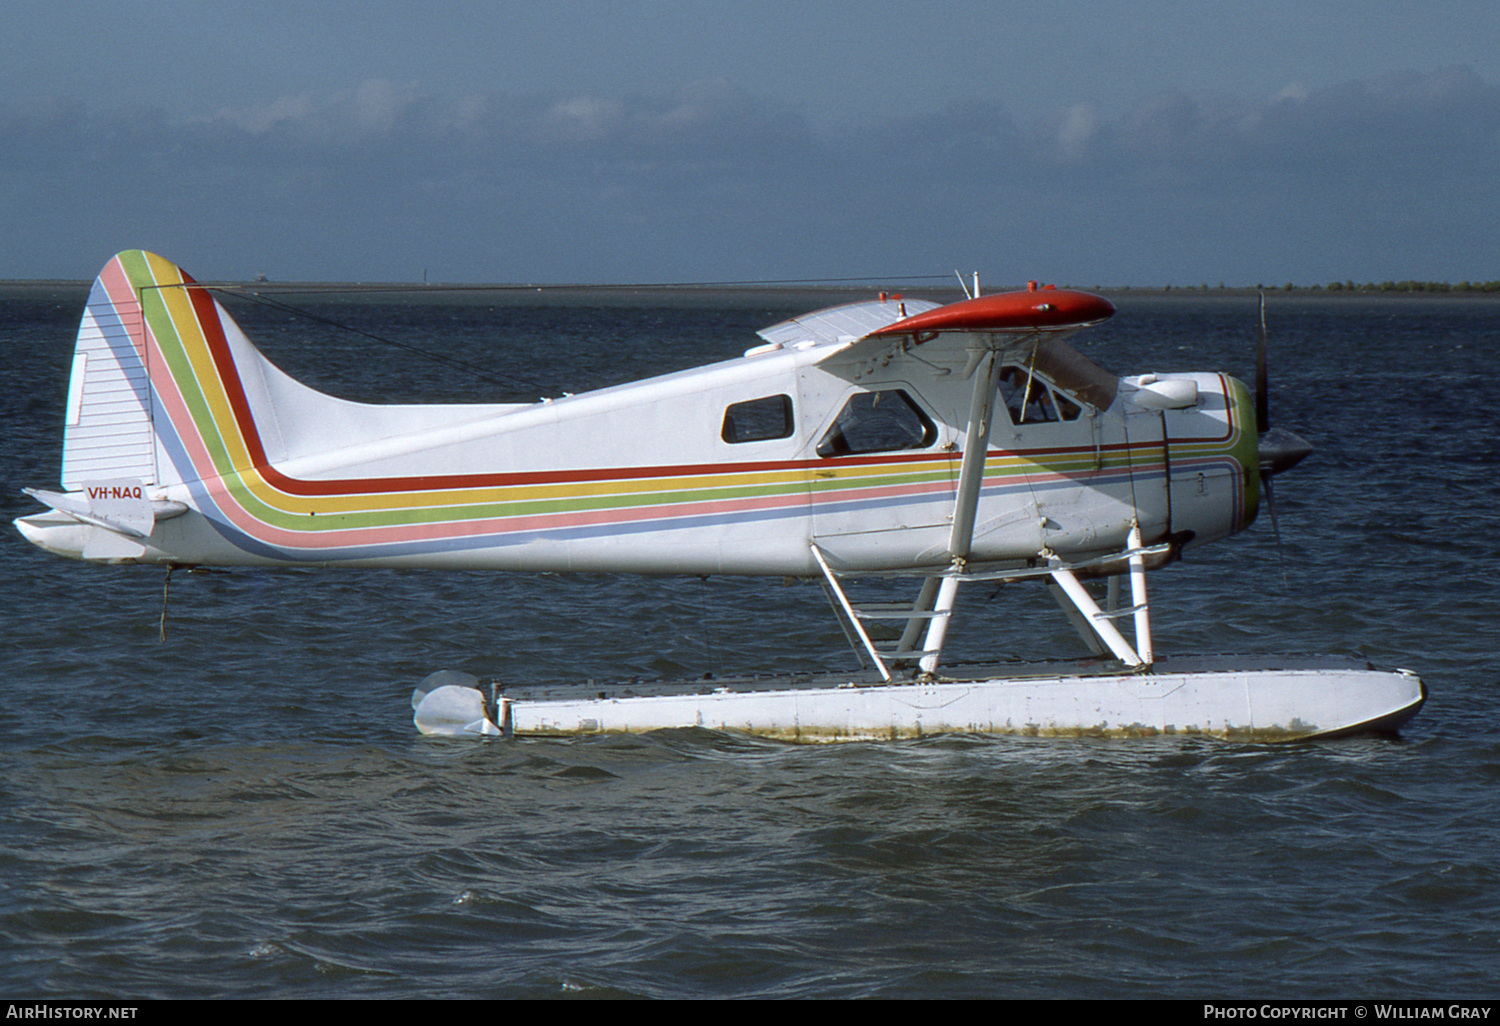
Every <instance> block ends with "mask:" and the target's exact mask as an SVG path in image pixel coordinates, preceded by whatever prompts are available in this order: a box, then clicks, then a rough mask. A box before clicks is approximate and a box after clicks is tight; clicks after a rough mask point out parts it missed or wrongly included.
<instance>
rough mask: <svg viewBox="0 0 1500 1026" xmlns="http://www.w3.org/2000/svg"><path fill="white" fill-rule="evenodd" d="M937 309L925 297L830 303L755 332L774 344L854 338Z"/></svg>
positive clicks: (862, 336) (852, 339) (850, 340)
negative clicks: (835, 304)
mask: <svg viewBox="0 0 1500 1026" xmlns="http://www.w3.org/2000/svg"><path fill="white" fill-rule="evenodd" d="M936 309H940V307H939V306H938V304H936V303H930V302H928V301H927V300H925V299H901V298H899V297H895V298H890V299H880V300H873V301H870V302H865V303H848V304H845V305H844V306H831V307H829V308H828V309H826V310H818V311H815V312H814V313H809V314H803V315H802V316H800V317H793V318H792V319H791V320H789V321H782V322H781V323H780V324H773V325H771V326H770V327H769V328H763V329H761V330H760V331H758V332H756V334H757V335H759V336H760V337H761V338H763V339H765V340H766V341H767V342H770V343H772V344H774V345H782V346H792V345H796V344H797V343H798V342H853V341H855V340H856V339H861V338H864V337H865V336H867V335H870V334H872V333H874V332H876V331H878V330H880V329H881V328H885V327H888V326H889V325H892V324H896V323H898V322H900V321H902V320H903V319H906V318H908V317H911V316H912V315H913V314H921V313H926V312H927V311H929V310H936Z"/></svg>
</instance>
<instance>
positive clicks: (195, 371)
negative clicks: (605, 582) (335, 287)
mask: <svg viewBox="0 0 1500 1026" xmlns="http://www.w3.org/2000/svg"><path fill="white" fill-rule="evenodd" d="M965 292H966V293H969V296H968V298H967V299H964V300H961V301H959V302H954V303H949V304H946V305H939V304H936V303H932V302H927V301H923V300H917V299H907V298H902V297H900V296H897V295H880V296H878V297H877V298H875V299H872V300H870V301H868V302H858V303H853V304H849V305H844V306H837V307H833V308H831V309H826V310H820V311H817V312H815V313H809V314H807V315H805V316H801V317H796V318H793V319H792V320H788V321H785V322H783V323H780V324H776V325H773V326H772V327H769V328H766V329H764V330H763V331H761V332H760V333H759V334H760V336H761V338H762V340H763V341H762V343H761V344H757V345H755V346H754V347H752V348H750V349H748V350H746V351H745V353H744V355H743V356H741V357H739V358H737V359H732V360H727V361H724V362H720V363H715V364H712V365H710V366H706V367H702V368H698V369H693V370H686V371H680V372H676V373H671V374H666V375H662V376H659V377H654V378H650V379H647V380H644V381H639V382H635V383H632V384H625V385H619V386H615V387H610V388H604V389H600V390H598V391H593V392H588V393H583V394H578V395H567V396H564V397H562V398H557V399H547V400H542V401H538V402H534V403H516V404H478V405H389V406H383V405H370V404H364V403H356V402H348V401H345V400H341V399H337V398H334V397H332V396H329V395H325V394H323V393H320V392H318V391H315V390H313V389H311V388H308V387H307V386H305V385H302V384H300V383H299V382H297V381H295V380H293V379H292V378H291V377H289V376H288V375H287V374H285V373H283V372H282V371H280V370H279V369H277V368H276V367H275V366H274V365H273V364H272V363H271V362H270V361H268V360H267V359H266V358H265V357H264V356H263V355H262V354H261V353H260V352H259V351H258V350H257V349H256V348H255V346H254V345H253V344H252V343H251V342H250V340H249V339H248V338H246V336H245V335H244V333H243V332H242V331H241V330H240V329H239V327H238V326H237V325H236V324H235V322H234V321H233V320H232V319H231V317H230V316H229V315H228V313H226V312H225V310H224V309H223V308H222V307H221V306H220V305H219V304H218V302H217V301H216V300H215V298H214V295H213V292H212V290H210V289H209V288H206V287H203V286H200V285H198V284H197V283H196V282H195V281H194V280H193V279H192V278H190V277H189V276H188V275H187V274H186V273H184V272H183V271H182V270H181V269H180V268H178V267H176V266H174V265H173V264H172V263H170V262H169V261H167V260H164V259H162V258H160V257H158V256H155V255H153V254H150V253H145V252H140V251H132V252H126V253H121V254H120V255H118V256H117V257H115V258H114V259H113V260H111V261H110V262H109V264H108V265H107V266H106V267H105V268H104V270H103V271H102V272H101V273H100V275H99V277H98V279H97V281H96V282H95V283H94V285H93V289H92V291H91V293H90V295H89V299H88V303H87V307H86V309H85V311H84V314H83V319H82V324H81V326H80V329H79V333H78V340H77V347H76V350H75V355H74V358H73V368H72V375H71V379H70V382H69V386H68V396H67V413H66V428H65V435H64V447H63V460H62V481H61V483H62V488H61V490H47V489H28V491H29V493H30V494H31V495H33V496H34V497H35V498H36V499H38V500H39V501H40V502H41V503H42V504H44V505H45V506H47V507H49V508H48V509H47V510H46V511H45V512H41V513H38V514H35V515H31V516H25V517H21V518H19V519H18V520H17V521H16V524H17V526H18V527H19V529H20V531H21V532H22V533H23V534H24V535H25V536H26V537H27V538H28V539H30V540H31V541H32V542H34V543H35V544H37V545H39V546H41V547H42V548H44V549H47V550H49V551H51V552H54V553H58V554H61V555H64V556H70V557H74V558H79V559H84V560H89V561H93V562H103V563H116V564H156V565H165V566H166V567H168V568H169V572H170V568H173V567H198V566H320V567H427V568H433V569H439V570H442V569H458V568H462V569H490V570H501V571H512V572H529V573H536V572H548V571H552V572H590V573H631V574H682V575H710V574H744V575H774V576H783V577H794V578H806V579H813V580H816V581H817V582H819V583H820V584H821V585H822V587H823V588H824V589H825V590H826V592H827V595H828V598H829V601H830V608H831V610H832V612H833V614H834V615H835V616H836V617H837V619H838V621H839V623H840V624H841V626H842V627H843V629H844V631H845V633H846V634H847V636H848V637H849V639H850V642H851V645H852V647H853V649H854V651H855V653H856V654H857V655H858V656H859V657H860V659H861V662H862V667H861V668H860V669H859V670H857V671H855V672H851V673H849V674H845V675H840V676H837V677H832V678H827V677H824V678H819V677H816V676H810V677H807V678H799V679H796V680H766V679H750V680H740V681H737V680H722V679H720V680H714V681H709V682H705V681H695V682H680V683H675V684H674V683H671V682H663V683H661V684H660V685H658V686H655V687H654V688H645V687H642V686H641V685H638V684H637V685H633V686H632V687H631V688H630V689H629V690H628V691H626V690H625V689H623V688H622V689H616V690H615V691H614V692H613V693H611V692H610V691H604V692H600V691H599V690H598V688H597V687H593V688H589V689H587V690H588V693H587V694H582V693H580V692H583V691H584V689H583V688H581V687H579V688H575V689H571V690H569V689H567V688H563V689H561V690H559V691H557V692H555V693H551V694H548V693H543V692H530V691H528V693H527V694H525V695H519V696H518V695H515V694H510V693H507V692H506V691H504V690H502V689H501V688H500V687H498V686H492V687H491V689H490V691H489V692H488V693H486V692H484V691H483V690H481V688H480V687H479V682H478V681H477V680H475V679H474V678H472V677H468V676H467V675H463V674H456V673H454V672H452V671H439V672H438V673H436V674H434V675H433V676H432V677H430V678H428V680H427V681H426V682H424V683H423V684H421V685H419V686H418V688H417V690H416V692H415V693H414V695H413V705H414V717H413V718H414V721H415V724H416V726H417V727H418V729H419V730H421V731H422V732H424V733H435V734H478V735H493V734H506V735H512V734H515V735H525V734H542V735H547V734H557V735H565V734H590V733H604V732H618V731H647V730H654V729H660V728H672V727H690V726H697V727H704V728H710V729H724V730H736V731H748V732H751V733H754V734H760V735H767V736H773V737H782V738H789V739H795V740H831V739H848V738H892V737H903V736H914V735H923V734H932V733H942V732H996V733H1022V734H1032V735H1054V734H1056V735H1079V734H1083V735H1094V734H1098V735H1106V736H1108V735H1127V736H1128V735H1157V734H1173V733H1203V734H1209V735H1217V736H1225V737H1237V738H1246V739H1282V738H1298V737H1312V736H1327V735H1335V734H1345V733H1350V732H1356V731H1390V730H1394V729H1396V728H1397V727H1399V726H1400V725H1401V724H1402V723H1404V722H1405V721H1406V720H1408V719H1409V718H1410V717H1412V716H1413V715H1415V714H1416V712H1417V710H1418V709H1419V708H1420V707H1421V705H1422V703H1423V701H1424V699H1425V689H1424V687H1423V684H1422V682H1421V680H1420V679H1419V678H1418V676H1417V675H1416V674H1414V673H1412V672H1410V671H1407V670H1399V669H1378V668H1376V667H1373V666H1370V665H1368V664H1364V663H1358V662H1347V661H1340V660H1312V661H1296V660H1288V659H1275V658H1270V659H1268V658H1265V657H1259V658H1234V657H1213V658H1161V657H1158V656H1157V655H1156V654H1155V652H1154V649H1153V646H1152V641H1151V622H1150V608H1149V604H1148V601H1147V590H1146V574H1147V572H1148V571H1150V570H1154V569H1157V568H1160V567H1163V566H1165V565H1167V564H1168V563H1170V562H1172V561H1173V560H1175V559H1176V558H1177V557H1178V556H1179V555H1180V554H1181V553H1182V552H1183V551H1185V550H1187V549H1190V548H1192V547H1194V546H1198V545H1205V544H1208V543H1209V542H1213V541H1216V540H1219V539H1221V538H1225V537H1228V536H1229V535H1232V534H1234V533H1236V532H1238V531H1241V530H1243V529H1244V528H1245V527H1247V526H1248V525H1249V524H1250V523H1251V521H1252V520H1253V519H1254V518H1255V517H1256V514H1257V511H1258V509H1259V507H1260V504H1261V497H1262V493H1263V492H1264V493H1266V494H1267V496H1269V494H1270V488H1271V478H1272V476H1273V475H1275V474H1278V473H1280V472H1282V471H1284V470H1287V469H1289V468H1290V467H1291V466H1292V465H1294V464H1295V463H1296V462H1297V461H1298V460H1300V459H1301V458H1302V457H1303V456H1305V455H1306V454H1307V452H1308V451H1309V447H1308V445H1307V444H1306V443H1305V442H1304V441H1303V440H1301V439H1300V438H1298V437H1297V436H1296V435H1294V434H1292V433H1291V432H1289V431H1286V430H1284V429H1281V428H1271V427H1270V426H1269V424H1268V423H1267V419H1268V418H1267V410H1266V384H1265V374H1264V366H1265V360H1264V321H1263V320H1262V331H1261V354H1260V357H1259V360H1258V368H1257V382H1256V390H1255V393H1254V394H1252V393H1251V391H1250V389H1249V388H1247V386H1246V385H1245V384H1243V383H1242V382H1240V381H1238V380H1236V379H1234V378H1232V377H1230V376H1229V375H1227V374H1222V373H1182V374H1138V375H1134V376H1126V377H1117V376H1115V375H1113V374H1110V373H1108V372H1106V371H1104V370H1103V369H1102V368H1100V367H1099V366H1098V365H1096V364H1095V363H1094V362H1093V361H1091V360H1089V359H1088V358H1087V357H1085V356H1084V355H1083V354H1082V353H1080V352H1079V351H1078V350H1077V349H1075V348H1073V347H1072V346H1071V345H1070V344H1069V343H1068V341H1066V340H1067V339H1068V337H1069V336H1072V335H1074V334H1075V333H1077V332H1079V331H1081V330H1083V329H1086V328H1088V327H1089V326H1090V325H1094V324H1097V323H1099V322H1101V321H1103V320H1105V319H1106V318H1108V317H1110V316H1112V315H1113V314H1114V312H1115V311H1114V308H1113V306H1112V305H1111V304H1110V303H1109V302H1108V301H1107V300H1105V299H1103V298H1102V297H1099V296H1096V295H1091V294H1089V293H1085V292H1078V291H1072V290H1068V289H1058V288H1054V287H1052V286H1040V287H1039V286H1037V285H1035V284H1034V283H1033V284H1030V285H1028V287H1027V288H1026V290H1024V291H1015V292H1002V293H994V294H988V295H979V294H977V293H978V288H977V282H976V285H975V288H974V290H972V292H971V291H970V290H969V289H967V288H966V289H965ZM1272 512H1273V515H1274V508H1273V511H1272ZM887 577H902V578H909V579H910V585H909V588H908V590H907V591H906V592H905V594H907V595H909V596H910V597H909V598H906V599H903V600H902V601H899V602H889V601H883V602H875V603H872V602H869V601H865V600H864V599H862V598H861V597H860V588H861V586H862V584H861V582H865V584H864V586H867V585H868V581H869V580H871V579H874V580H876V581H880V580H881V579H882V578H887ZM1025 581H1035V582H1040V583H1041V584H1043V585H1045V588H1046V590H1048V591H1050V593H1051V594H1052V596H1053V597H1054V598H1055V599H1056V601H1057V603H1058V605H1059V606H1060V607H1061V609H1062V611H1063V612H1064V614H1065V615H1066V616H1067V618H1068V619H1069V620H1070V621H1071V623H1072V624H1073V626H1074V627H1075V628H1076V629H1077V632H1078V635H1079V637H1080V638H1081V640H1082V642H1083V644H1084V645H1085V646H1086V648H1087V650H1088V655H1087V656H1086V657H1084V658H1081V659H1075V660H1071V661H1057V662H1044V663H1035V664H1031V663H1026V664H1015V663H1007V664H993V665H987V666H985V665H981V666H972V665H965V666H947V665H945V664H944V662H943V659H942V657H943V649H944V642H945V639H946V637H947V636H948V632H949V627H950V624H951V623H952V622H953V621H954V619H955V616H956V612H957V610H958V606H957V602H956V600H957V596H958V594H959V591H960V589H961V588H963V587H964V586H965V585H971V584H975V583H980V582H983V583H985V584H986V585H994V586H998V585H1000V584H1009V583H1012V582H1025ZM892 587H896V586H895V585H891V584H890V583H889V582H885V583H884V584H882V585H881V591H882V594H883V595H885V596H886V597H889V594H890V590H891V588H892ZM882 623H883V624H884V625H885V629H884V630H881V629H879V626H878V625H881V624H882ZM1122 628H1123V629H1122Z"/></svg>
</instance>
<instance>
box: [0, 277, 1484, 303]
mask: <svg viewBox="0 0 1500 1026" xmlns="http://www.w3.org/2000/svg"><path fill="white" fill-rule="evenodd" d="M201 284H203V285H204V286H207V287H210V288H214V289H223V290H225V293H226V294H227V295H228V296H230V297H232V296H233V295H234V293H235V292H237V291H243V292H245V293H247V294H252V295H253V294H256V293H260V294H263V295H266V296H275V297H278V298H280V299H282V300H292V299H303V300H312V301H318V302H340V303H348V302H379V301H391V300H395V301H402V302H411V301H423V302H438V301H441V302H449V303H492V304H493V303H497V302H498V303H506V304H516V303H520V304H532V303H538V302H547V301H549V300H556V299H561V298H563V297H565V296H566V297H567V298H568V299H569V300H570V301H572V302H574V303H576V302H578V301H579V300H585V301H594V302H598V303H599V304H600V305H614V304H621V303H625V304H631V303H633V302H636V301H639V300H640V299H641V298H644V297H646V296H653V297H656V298H666V297H669V296H670V297H675V298H679V299H682V300H691V301H692V305H699V304H703V303H705V302H715V301H725V302H730V303H734V302H735V301H739V302H753V301H755V300H757V299H764V298H767V297H771V296H781V297H784V296H789V295H805V296H808V297H809V298H810V299H812V300H813V301H814V302H817V301H821V300H827V303H828V304H832V303H839V302H849V301H852V300H857V299H865V298H870V299H873V298H874V297H875V296H876V295H877V294H878V293H879V292H880V291H881V290H882V286H881V285H879V284H878V283H876V282H875V281H874V280H873V279H872V281H871V284H870V285H868V286H864V287H855V286H851V285H847V284H839V285H817V284H806V285H803V284H797V283H793V282H786V283H773V284H765V285H752V284H745V285H738V284H736V285H683V284H662V285H651V284H631V285H597V284H595V285H588V284H582V285H573V284H536V283H529V284H483V285H478V284H418V283H398V282H291V281H287V282H276V281H273V282H264V281H255V282H221V281H212V282H202V283H201ZM1436 284H1441V283H1436ZM1484 284H1485V285H1491V284H1493V283H1484ZM91 285H92V281H91V280H83V279H66V278H52V279H25V278H19V279H16V278H12V279H0V302H5V301H7V300H19V299H30V300H47V299H52V300H54V301H57V302H82V300H83V299H84V297H85V296H86V295H87V293H88V289H89V287H90V286H91ZM1024 287H1025V285H1024V284H1021V285H1019V286H1011V285H997V286H995V287H993V288H989V289H986V290H985V291H986V292H1004V291H1010V290H1012V289H1014V288H1024ZM1058 287H1059V288H1070V289H1078V290H1081V291H1084V292H1093V293H1097V294H1098V295H1101V296H1105V297H1107V298H1109V299H1111V300H1113V301H1115V302H1117V303H1119V302H1126V303H1133V302H1135V301H1138V300H1140V301H1148V302H1153V303H1154V302H1170V303H1177V302H1204V301H1213V300H1220V299H1223V300H1245V299H1254V298H1255V297H1256V296H1258V295H1259V294H1260V293H1262V292H1264V293H1265V296H1266V299H1267V300H1268V301H1270V302H1273V303H1274V302H1284V301H1293V302H1302V301H1308V300H1329V301H1333V302H1340V303H1343V302H1361V301H1369V300H1386V301H1391V300H1397V301H1415V302H1430V301H1433V300H1449V301H1475V300H1485V299H1488V300H1492V301H1493V300H1500V289H1494V288H1483V287H1481V288H1468V289H1460V288H1458V287H1452V286H1450V287H1449V288H1448V290H1447V291H1441V290H1439V289H1410V290H1407V289H1396V288H1392V287H1390V286H1389V285H1388V284H1387V285H1386V286H1384V287H1382V286H1379V285H1371V286H1363V287H1361V286H1356V287H1354V288H1352V289H1351V288H1348V287H1342V288H1327V287H1324V286H1317V287H1311V286H1309V287H1302V286H1297V287H1293V288H1291V289H1288V288H1286V287H1284V286H1277V287H1274V288H1263V289H1257V288H1254V287H1230V286H1221V287H1211V288H1206V289H1205V288H1201V287H1196V286H1194V287H1188V286H1176V285H1174V286H1169V287H1167V286H1154V287H1146V286H1116V287H1110V286H1103V287H1101V286H1095V285H1059V286H1058ZM884 289H885V291H887V292H894V291H895V290H898V289H899V290H902V291H903V292H905V293H906V294H909V295H910V296H912V297H923V298H932V299H937V300H942V301H946V302H954V301H957V300H960V299H963V298H964V294H963V293H962V292H961V291H959V290H958V289H957V288H953V287H950V286H944V287H938V288H929V287H924V286H922V285H902V284H899V283H896V284H890V285H886V286H884ZM825 305H826V304H825Z"/></svg>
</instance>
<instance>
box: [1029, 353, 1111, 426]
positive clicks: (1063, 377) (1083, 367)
mask: <svg viewBox="0 0 1500 1026" xmlns="http://www.w3.org/2000/svg"><path fill="white" fill-rule="evenodd" d="M1030 364H1031V368H1032V369H1033V370H1034V371H1035V372H1036V373H1038V374H1040V375H1042V376H1043V377H1045V378H1046V379H1047V380H1049V381H1051V382H1052V384H1053V385H1055V386H1056V387H1057V388H1059V389H1061V390H1062V391H1064V392H1067V393H1069V394H1070V395H1072V396H1073V397H1074V398H1077V399H1079V400H1082V401H1083V402H1085V403H1088V404H1089V405H1090V406H1092V407H1093V408H1094V409H1096V410H1107V409H1109V407H1110V405H1111V404H1112V403H1113V402H1114V401H1115V393H1116V392H1117V391H1118V390H1119V387H1120V379H1119V378H1117V377H1115V375H1113V374H1111V373H1110V372H1109V371H1107V370H1105V369H1104V368H1103V367H1101V366H1099V365H1098V364H1097V363H1095V362H1094V361H1093V360H1090V359H1089V358H1088V357H1087V356H1084V355H1083V354H1082V353H1080V352H1079V351H1078V350H1076V349H1074V348H1073V347H1072V346H1070V345H1068V344H1067V343H1066V342H1064V341H1063V340H1062V339H1049V340H1048V341H1046V342H1043V343H1042V344H1041V345H1039V346H1037V347H1036V352H1035V354H1034V356H1033V358H1032V360H1031V361H1030Z"/></svg>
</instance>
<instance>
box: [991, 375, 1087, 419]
mask: <svg viewBox="0 0 1500 1026" xmlns="http://www.w3.org/2000/svg"><path fill="white" fill-rule="evenodd" d="M1000 399H1001V401H1002V402H1003V403H1005V408H1006V410H1007V411H1008V412H1009V413H1010V422H1011V423H1012V424H1043V423H1048V422H1052V421H1059V420H1077V419H1078V418H1079V417H1080V416H1081V415H1082V414H1083V408H1082V407H1080V406H1079V405H1078V404H1077V403H1076V402H1074V401H1073V400H1072V399H1071V398H1069V397H1068V396H1067V395H1065V394H1064V393H1062V392H1056V393H1054V392H1053V390H1052V389H1051V388H1049V387H1048V384H1047V382H1046V381H1043V380H1042V379H1041V378H1040V377H1038V376H1037V375H1036V374H1035V373H1034V372H1033V371H1030V370H1028V369H1027V368H1025V367H1016V366H1013V365H1012V366H1009V367H1004V368H1002V369H1001V371H1000Z"/></svg>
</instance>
